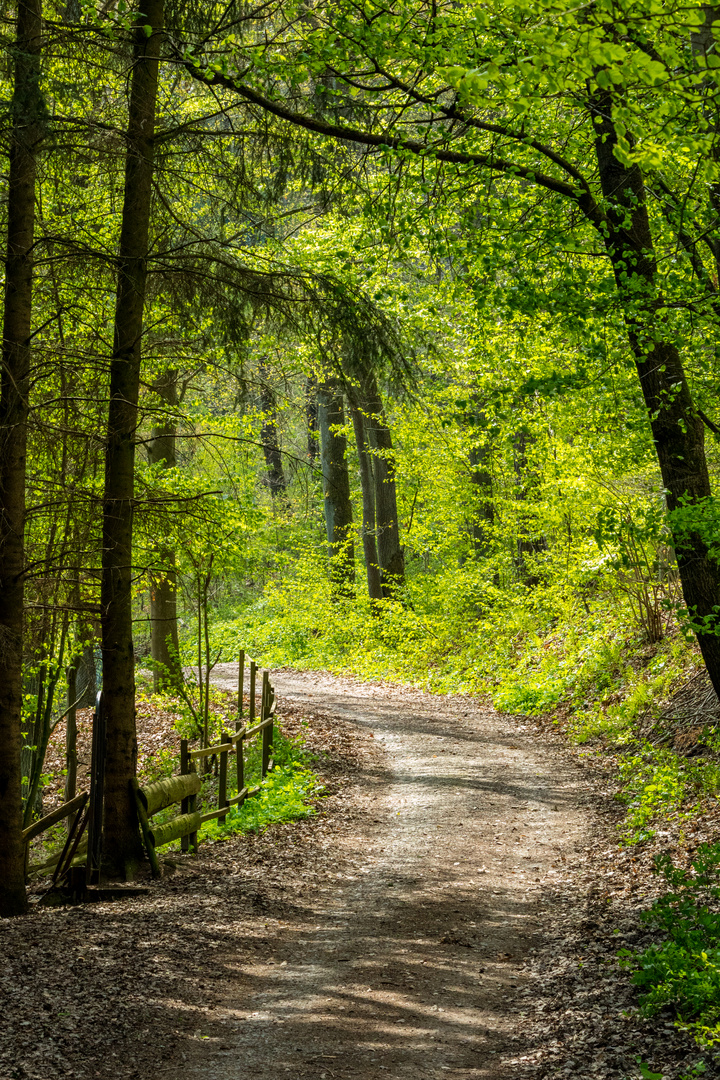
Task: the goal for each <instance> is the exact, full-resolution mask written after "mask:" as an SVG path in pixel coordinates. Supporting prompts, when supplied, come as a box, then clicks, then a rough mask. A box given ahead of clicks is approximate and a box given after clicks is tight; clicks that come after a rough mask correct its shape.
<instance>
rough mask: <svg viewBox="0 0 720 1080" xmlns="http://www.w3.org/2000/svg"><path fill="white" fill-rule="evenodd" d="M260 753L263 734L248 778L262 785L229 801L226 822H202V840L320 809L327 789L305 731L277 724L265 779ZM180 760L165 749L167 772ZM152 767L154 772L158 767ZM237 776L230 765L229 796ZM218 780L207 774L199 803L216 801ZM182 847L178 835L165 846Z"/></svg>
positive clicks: (247, 767) (252, 745)
mask: <svg viewBox="0 0 720 1080" xmlns="http://www.w3.org/2000/svg"><path fill="white" fill-rule="evenodd" d="M261 754H262V743H261V740H260V739H259V738H255V739H253V740H251V741H250V742H249V743H248V745H247V749H246V753H245V763H244V780H245V785H246V786H247V787H249V788H253V787H258V786H259V788H260V790H259V791H258V793H257V794H256V795H254V796H252V797H251V798H249V799H246V800H245V802H244V803H242V805H240V806H230V807H228V811H227V815H226V818H225V821H224V822H220V821H218V820H217V819H215V820H213V821H206V822H203V824H202V826H201V827H200V830H199V832H198V841H199V842H200V843H203V842H205V843H207V842H211V843H212V842H214V841H217V840H222V839H225V838H226V837H228V836H233V835H235V834H236V833H246V832H253V831H257V830H259V829H263V828H265V826H267V825H270V824H272V823H274V822H281V821H296V820H299V819H301V818H305V817H310V816H311V815H312V814H314V813H316V809H315V805H314V801H315V800H316V799H317V798H318V797H319V796H321V795H322V794H323V790H324V789H323V785H322V783H321V781H320V779H319V777H318V776H317V774H316V773H315V772H314V771H313V768H312V765H313V763H314V762H315V760H316V756H315V755H314V754H312V753H311V752H310V751H309V750H308V748H307V746H306V745H305V742H304V740H303V737H302V734H299V735H296V736H288V735H285V734H283V732H282V730H281V728H280V727H279V726H278V724H276V725H275V727H274V734H273V745H272V749H271V756H272V760H273V769H272V771H271V772H269V773H268V774H267V776H266V777H265V778H264V779H262V777H261V771H262V770H261ZM178 764H179V762H178V759H177V757H176V758H175V759H174V762H173V761H172V756H171V755H164V757H163V766H164V767H165V768H168V767H169V768H170V771H169V772H167V773H164V775H172V773H173V772H177V768H178ZM230 765H231V766H232V765H234V759H230ZM149 771H150V773H152V772H153V771H154V770H152V769H151V770H149ZM236 776H237V773H236V771H235V770H234V769H232V768H229V769H228V789H227V793H228V798H230V799H231V798H232V797H233V796H234V795H237V793H238V791H237V783H236V782H234V778H236ZM217 786H218V781H217V777H215V776H214V775H212V774H210V775H208V776H207V777H205V778H204V780H203V785H202V789H201V791H200V794H199V796H198V803H199V804H200V803H202V804H204V805H205V806H206V807H208V806H210V807H214V806H216V805H217ZM176 814H177V807H176V806H170V807H168V808H167V809H166V810H164V811H162V812H161V813H159V814H157V815H156V816H155V817H154V818H153V821H154V822H156V823H157V824H161V823H163V822H164V821H168V820H170V819H171V818H173V817H175V815H176ZM179 847H180V843H179V841H175V842H173V843H172V844H168V845H167V847H165V848H164V849H163V850H164V851H171V850H178V849H179Z"/></svg>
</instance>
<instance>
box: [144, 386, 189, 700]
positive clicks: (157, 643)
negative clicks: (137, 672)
mask: <svg viewBox="0 0 720 1080" xmlns="http://www.w3.org/2000/svg"><path fill="white" fill-rule="evenodd" d="M177 374H178V373H177V371H176V370H175V368H168V369H167V370H166V371H165V372H164V373H163V375H162V376H161V378H160V379H159V380H158V381H157V382H156V384H155V391H156V393H157V394H158V396H159V397H160V398H161V399H162V401H163V402H164V403H165V404H166V405H167V406H168V411H170V410H172V409H175V408H176V406H177V403H178V396H177ZM175 442H176V425H175V418H174V416H173V415H172V413H170V412H169V415H168V416H167V417H166V418H165V419H164V420H163V421H162V423H160V424H158V425H157V426H156V427H154V428H153V430H152V437H151V439H150V441H149V443H148V449H147V453H148V460H149V462H150V464H151V465H160V466H161V467H162V468H164V469H173V468H174V467H175V461H176V457H175ZM179 650H180V645H179V640H178V624H177V569H176V564H175V550H174V548H173V547H171V546H169V545H168V544H165V543H163V542H162V541H160V543H159V545H158V553H157V566H156V567H155V568H154V569H153V572H152V576H151V582H150V653H151V656H152V660H153V686H154V689H155V692H156V693H159V692H160V691H162V690H172V689H173V688H174V687H176V686H177V685H178V683H179V682H180V680H181V679H182V670H181V668H180V655H179Z"/></svg>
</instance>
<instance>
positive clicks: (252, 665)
mask: <svg viewBox="0 0 720 1080" xmlns="http://www.w3.org/2000/svg"><path fill="white" fill-rule="evenodd" d="M256 673H257V664H256V663H255V661H254V660H251V661H250V703H249V708H248V724H250V726H251V727H252V722H253V720H254V719H255V675H256Z"/></svg>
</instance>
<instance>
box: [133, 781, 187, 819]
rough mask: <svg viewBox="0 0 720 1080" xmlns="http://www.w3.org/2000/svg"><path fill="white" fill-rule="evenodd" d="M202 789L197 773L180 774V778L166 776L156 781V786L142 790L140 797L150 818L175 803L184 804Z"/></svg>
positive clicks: (150, 785)
mask: <svg viewBox="0 0 720 1080" xmlns="http://www.w3.org/2000/svg"><path fill="white" fill-rule="evenodd" d="M201 787H202V782H201V780H200V777H199V776H198V774H197V773H196V772H191V773H184V774H183V773H180V775H179V776H166V777H164V778H163V779H162V780H156V781H155V783H154V784H148V785H147V787H143V788H140V797H141V799H142V800H143V802H144V803H145V812H146V813H147V816H148V817H149V818H150V817H152V816H153V814H157V813H158V811H159V810H164V809H165V807H166V806H172V804H173V803H179V802H182V801H183V799H188V798H189V797H190V796H191V795H197V793H198V791H199V790H200V788H201Z"/></svg>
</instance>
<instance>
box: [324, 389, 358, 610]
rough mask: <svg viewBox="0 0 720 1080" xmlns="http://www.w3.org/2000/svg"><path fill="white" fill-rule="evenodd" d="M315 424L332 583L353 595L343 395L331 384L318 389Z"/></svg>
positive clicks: (338, 589)
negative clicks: (316, 426)
mask: <svg viewBox="0 0 720 1080" xmlns="http://www.w3.org/2000/svg"><path fill="white" fill-rule="evenodd" d="M318 424H319V427H320V442H321V454H322V473H323V495H324V506H325V527H326V529H327V539H328V548H329V553H330V565H331V575H332V580H333V583H334V585H335V589H336V591H337V592H338V593H340V594H343V595H352V594H353V585H354V582H355V545H354V543H353V538H352V526H353V516H352V503H351V502H350V477H349V474H348V467H347V458H346V450H347V439H346V438H345V435H344V434H343V432H342V430H341V429H342V428H343V426H344V424H345V413H344V409H343V399H342V393H341V391H340V390H339V388H338V387H337V385H336V384H335V383H334V382H332V381H326V382H324V383H322V384H321V385H320V386H319V387H318Z"/></svg>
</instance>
